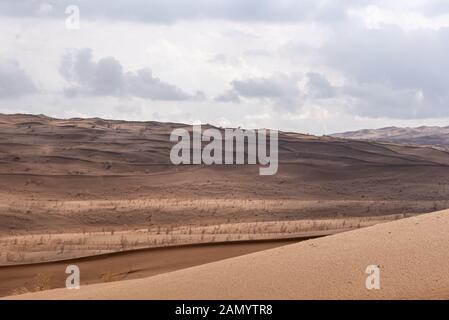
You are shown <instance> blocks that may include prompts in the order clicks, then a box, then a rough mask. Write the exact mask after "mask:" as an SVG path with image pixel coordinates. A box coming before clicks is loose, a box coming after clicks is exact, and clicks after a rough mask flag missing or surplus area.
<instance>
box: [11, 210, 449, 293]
mask: <svg viewBox="0 0 449 320" xmlns="http://www.w3.org/2000/svg"><path fill="white" fill-rule="evenodd" d="M448 231H449V210H447V211H440V212H435V213H430V214H425V215H421V216H417V217H413V218H407V219H403V220H399V221H395V222H389V223H384V224H379V225H376V226H372V227H368V228H364V229H359V230H355V231H349V232H345V233H340V234H337V235H332V236H328V237H324V238H320V239H314V240H308V241H305V242H301V243H298V244H292V245H287V246H283V247H279V248H275V249H270V250H266V251H261V252H257V253H252V254H248V255H245V256H240V257H236V258H231V259H226V260H222V261H219V262H213V263H209V264H204V265H201V266H196V267H192V268H187V269H183V270H180V271H175V272H170V273H165V274H161V275H157V276H154V277H150V278H145V279H138V280H128V281H121V282H114V283H106V284H97V285H91V286H84V287H82V288H81V289H80V290H67V289H56V290H49V291H44V292H40V293H34V294H26V295H22V296H19V297H20V298H23V299H341V298H349V299H359V298H360V299H371V298H372V299H386V298H393V299H412V298H423V299H427V298H444V299H447V298H449V264H448V261H449V232H448ZM373 264H374V265H379V266H380V270H381V289H380V290H367V289H366V287H365V280H366V277H367V276H368V275H367V274H366V273H365V269H366V267H367V266H368V265H373Z"/></svg>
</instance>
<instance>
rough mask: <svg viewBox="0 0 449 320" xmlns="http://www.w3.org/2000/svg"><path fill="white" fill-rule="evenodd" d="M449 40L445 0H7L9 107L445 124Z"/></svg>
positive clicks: (4, 62)
mask: <svg viewBox="0 0 449 320" xmlns="http://www.w3.org/2000/svg"><path fill="white" fill-rule="evenodd" d="M74 6H75V7H74ZM77 17H79V20H77ZM78 21H79V24H78V23H77V22H78ZM448 53H449V1H441V0H426V1H424V0H406V1H405V0H404V1H398V0H388V1H380V0H378V1H375V0H346V1H337V0H333V1H329V0H303V1H298V0H277V1H275V0H272V1H269V0H170V1H167V0H141V1H139V0H115V1H114V0H97V1H93V0H78V1H77V0H68V1H66V0H54V1H49V0H47V1H39V0H0V112H2V113H32V114H45V115H48V116H53V117H60V118H69V117H102V118H108V119H125V120H141V121H171V122H184V123H210V124H213V125H217V126H223V127H238V126H240V127H243V128H273V129H280V130H284V131H296V132H303V133H310V134H317V135H321V134H329V133H334V132H342V131H349V130H357V129H363V128H380V127H386V126H421V125H442V126H446V125H449V59H448V58H447V56H448Z"/></svg>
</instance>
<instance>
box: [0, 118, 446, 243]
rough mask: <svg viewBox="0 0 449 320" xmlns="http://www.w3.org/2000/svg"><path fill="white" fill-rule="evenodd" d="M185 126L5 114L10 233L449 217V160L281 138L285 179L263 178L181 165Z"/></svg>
mask: <svg viewBox="0 0 449 320" xmlns="http://www.w3.org/2000/svg"><path fill="white" fill-rule="evenodd" d="M181 127H182V128H191V127H190V126H188V125H186V124H179V123H160V122H154V121H147V122H137V121H120V120H104V119H99V118H91V119H81V118H75V119H65V120H62V119H54V118H50V117H46V116H43V115H22V114H15V115H3V114H0V163H1V165H0V198H1V199H2V200H1V201H0V219H1V221H2V223H1V224H0V234H3V235H10V234H11V233H14V234H17V233H19V234H20V233H22V234H24V233H25V234H29V232H30V231H32V232H49V231H52V232H68V231H76V232H81V231H83V232H84V231H85V230H96V231H98V230H100V231H101V230H104V229H106V230H111V229H112V228H124V227H126V228H135V227H139V228H142V227H144V228H147V227H149V226H164V225H165V226H166V225H172V224H174V223H176V224H192V225H195V224H198V223H199V224H220V223H228V222H248V221H279V220H284V221H285V220H298V219H306V218H313V219H316V218H323V217H329V218H335V217H336V216H339V217H344V216H352V217H354V216H355V217H366V216H376V215H389V214H409V213H423V212H431V211H435V210H438V209H445V208H449V200H448V199H449V182H448V181H449V170H448V168H449V154H448V153H447V152H443V151H439V150H435V149H432V148H423V147H409V146H401V145H391V144H384V143H378V142H371V141H352V140H344V139H338V138H333V137H317V136H311V135H305V134H300V133H293V132H280V133H279V170H278V172H277V174H276V175H274V176H259V174H258V166H257V165H213V166H206V165H181V166H175V165H172V164H171V163H170V159H169V152H170V148H171V146H172V143H171V142H170V140H169V135H170V132H171V131H172V130H173V129H174V128H181ZM207 127H211V126H209V125H204V126H203V128H207ZM219 129H221V130H223V128H219Z"/></svg>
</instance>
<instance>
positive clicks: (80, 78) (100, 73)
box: [59, 48, 204, 101]
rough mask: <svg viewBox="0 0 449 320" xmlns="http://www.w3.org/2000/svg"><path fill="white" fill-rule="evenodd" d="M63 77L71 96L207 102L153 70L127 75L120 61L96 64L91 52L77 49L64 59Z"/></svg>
mask: <svg viewBox="0 0 449 320" xmlns="http://www.w3.org/2000/svg"><path fill="white" fill-rule="evenodd" d="M59 70H60V73H61V75H62V76H63V77H64V78H65V79H66V80H67V81H68V82H69V83H70V84H71V86H70V87H68V88H66V89H65V94H66V95H67V96H68V97H73V96H79V95H92V96H117V97H126V96H130V97H139V98H143V99H149V100H165V101H181V100H189V99H196V100H201V99H204V93H202V92H201V91H198V92H196V94H195V95H189V94H187V93H185V92H183V91H182V90H181V89H179V88H178V87H176V86H175V85H172V84H169V83H166V82H163V81H162V80H160V79H159V78H157V77H154V76H153V74H152V71H151V69H149V68H144V69H139V70H136V71H128V72H124V71H123V67H122V65H121V64H120V62H119V61H118V60H116V59H115V58H113V57H105V58H101V59H100V60H98V62H95V61H93V55H92V50H91V49H89V48H84V49H80V50H74V51H71V52H70V53H67V54H66V55H64V56H63V58H62V62H61V65H60V69H59Z"/></svg>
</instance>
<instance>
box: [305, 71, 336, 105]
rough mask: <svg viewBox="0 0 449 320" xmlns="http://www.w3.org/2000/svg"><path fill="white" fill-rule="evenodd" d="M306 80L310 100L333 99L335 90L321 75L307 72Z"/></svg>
mask: <svg viewBox="0 0 449 320" xmlns="http://www.w3.org/2000/svg"><path fill="white" fill-rule="evenodd" d="M306 78H307V95H308V97H309V98H311V99H326V98H333V97H335V95H336V89H335V88H334V87H333V86H332V85H331V84H330V82H329V81H328V80H327V79H326V77H324V76H323V75H322V74H319V73H316V72H309V73H307V75H306Z"/></svg>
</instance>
